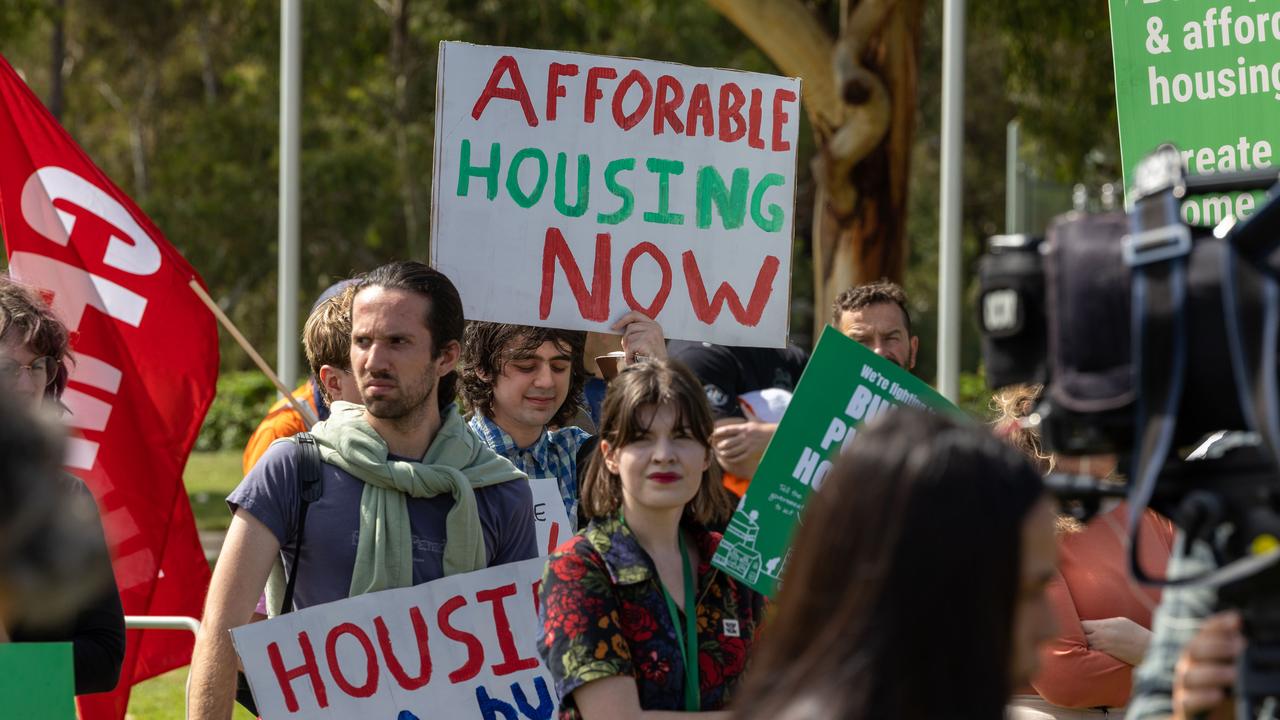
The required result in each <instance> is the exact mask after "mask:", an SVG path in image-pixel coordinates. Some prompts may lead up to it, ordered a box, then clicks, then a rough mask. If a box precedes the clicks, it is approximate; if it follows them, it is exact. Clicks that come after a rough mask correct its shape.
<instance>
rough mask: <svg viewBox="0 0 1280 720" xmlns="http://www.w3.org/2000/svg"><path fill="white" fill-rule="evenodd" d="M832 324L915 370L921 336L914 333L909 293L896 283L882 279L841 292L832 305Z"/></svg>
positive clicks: (870, 348) (852, 337) (899, 363)
mask: <svg viewBox="0 0 1280 720" xmlns="http://www.w3.org/2000/svg"><path fill="white" fill-rule="evenodd" d="M831 324H832V325H834V326H835V327H836V329H837V330H839V331H840V332H842V333H844V334H845V336H846V337H848V338H850V339H852V340H857V341H858V342H860V343H862V344H863V345H865V346H866V347H867V349H868V350H870V351H871V352H874V353H875V354H877V355H879V356H880V357H882V358H884V359H886V360H888V361H890V362H892V363H893V364H894V365H897V366H898V367H900V368H902V369H904V370H913V369H915V366H916V353H917V352H918V351H919V350H920V338H919V337H917V336H915V335H912V334H911V315H910V314H909V313H908V312H907V294H906V293H905V292H903V290H902V288H901V287H899V286H898V284H897V283H894V282H890V281H888V280H880V281H879V282H873V283H867V284H865V285H858V286H856V287H851V288H849V289H848V290H845V291H844V292H842V293H840V295H839V296H838V297H836V301H835V302H834V303H832V306H831Z"/></svg>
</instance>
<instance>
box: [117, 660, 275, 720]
mask: <svg viewBox="0 0 1280 720" xmlns="http://www.w3.org/2000/svg"><path fill="white" fill-rule="evenodd" d="M186 688H187V668H179V669H177V670H174V671H173V672H167V673H165V674H164V675H161V676H160V677H156V678H152V679H150V680H148V681H146V682H144V683H142V684H141V685H136V686H134V688H133V694H132V695H130V696H129V709H128V711H126V712H125V716H124V717H125V720H171V718H181V717H182V716H183V709H184V708H185V707H186V705H185V704H184V703H185V699H184V698H185V696H186ZM231 717H232V718H233V720H254V717H253V715H250V714H249V711H248V710H245V709H244V708H242V707H240V706H239V705H236V712H235V714H234V715H232V716H231Z"/></svg>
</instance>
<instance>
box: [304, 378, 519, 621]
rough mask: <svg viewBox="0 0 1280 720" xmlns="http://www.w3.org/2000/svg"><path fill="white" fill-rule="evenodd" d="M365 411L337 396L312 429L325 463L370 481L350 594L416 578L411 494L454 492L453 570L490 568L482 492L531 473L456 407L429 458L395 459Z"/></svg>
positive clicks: (449, 542) (448, 567) (447, 413)
mask: <svg viewBox="0 0 1280 720" xmlns="http://www.w3.org/2000/svg"><path fill="white" fill-rule="evenodd" d="M364 413H365V410H364V407H363V406H361V405H353V404H352V403H347V402H335V403H334V404H333V406H332V408H331V409H330V414H329V419H328V420H325V421H324V422H321V423H317V424H316V426H315V427H314V428H312V429H311V434H312V435H314V436H315V437H316V441H317V444H318V445H319V446H320V456H321V457H322V458H323V459H324V461H325V462H326V463H328V464H330V465H333V466H334V467H336V468H338V469H340V470H343V471H344V472H346V473H348V474H350V475H353V476H355V477H357V478H359V479H360V480H363V481H364V484H365V486H364V492H363V494H362V495H361V496H360V539H359V541H358V543H357V545H356V564H355V569H354V571H353V572H352V574H351V592H350V596H351V597H355V596H356V595H362V594H364V593H370V592H377V591H378V590H385V589H388V588H399V587H408V586H410V585H412V584H413V538H412V536H411V534H410V528H409V507H408V504H407V498H410V497H415V498H429V497H435V496H437V495H444V494H448V495H451V496H452V497H453V508H452V509H451V510H450V511H449V515H448V519H447V520H446V525H445V530H446V536H445V550H444V574H445V575H456V574H459V573H465V572H471V571H473V570H480V569H482V568H484V567H485V565H486V563H487V560H488V558H487V556H486V553H485V543H484V533H483V531H482V529H481V526H480V515H479V513H478V512H477V510H476V497H475V490H476V489H477V488H482V487H488V486H490V485H498V484H500V483H504V482H509V481H512V480H525V479H527V478H526V476H525V474H524V473H522V472H520V471H519V470H517V469H516V468H515V466H514V465H512V464H511V463H510V462H509V461H508V460H507V459H506V458H504V457H502V456H500V455H498V454H497V453H495V452H494V451H493V450H492V449H490V448H489V446H488V445H486V444H485V443H484V441H482V440H481V439H480V438H478V437H476V435H475V433H473V432H471V429H470V428H468V427H467V424H466V422H464V421H463V419H462V416H461V415H459V414H458V409H457V406H456V405H450V406H449V407H448V408H446V409H445V410H444V412H443V417H442V418H441V426H440V429H439V430H438V431H437V432H436V436H435V438H434V439H433V440H432V441H431V446H430V447H429V448H427V454H426V455H425V456H424V457H423V458H422V461H421V462H412V461H409V460H395V459H390V458H389V457H388V451H387V443H386V441H384V440H383V439H382V436H380V435H378V433H377V432H376V431H375V430H374V429H373V428H372V427H371V426H370V425H369V422H368V420H366V419H365V416H364Z"/></svg>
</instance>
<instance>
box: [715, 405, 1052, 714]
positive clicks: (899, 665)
mask: <svg viewBox="0 0 1280 720" xmlns="http://www.w3.org/2000/svg"><path fill="white" fill-rule="evenodd" d="M1053 569H1054V542H1053V509H1052V506H1051V505H1050V503H1049V502H1048V501H1047V500H1046V499H1045V497H1044V496H1043V492H1042V485H1041V481H1040V476H1039V475H1038V474H1037V473H1036V471H1035V470H1034V469H1033V468H1032V467H1031V466H1030V464H1028V462H1027V461H1026V459H1024V458H1023V457H1022V456H1021V455H1019V454H1018V453H1017V452H1016V451H1015V450H1013V449H1012V448H1010V447H1007V446H1006V445H1004V444H1003V443H1001V442H1000V441H998V440H996V439H995V438H994V437H992V436H991V435H990V434H989V433H987V432H985V431H983V430H982V429H980V428H977V427H973V426H968V425H961V424H958V423H957V422H956V421H955V420H951V419H948V418H945V417H942V416H939V415H930V414H926V413H923V412H919V411H914V410H909V409H898V410H895V411H893V412H890V413H886V414H885V415H884V416H883V417H881V418H880V419H878V420H877V421H876V422H874V423H872V424H871V425H870V426H868V427H867V428H866V429H865V430H861V431H859V433H858V437H857V439H856V440H855V441H854V442H853V444H852V446H851V448H850V450H849V451H848V452H847V453H846V454H845V455H844V456H843V457H842V458H841V459H840V460H839V461H838V462H837V463H836V465H835V467H834V468H833V469H832V470H831V472H830V473H829V474H828V475H827V476H826V479H825V481H824V482H823V485H822V487H821V489H820V490H819V491H818V492H817V493H816V494H815V495H814V496H813V497H812V498H811V499H810V500H809V503H808V507H807V509H806V510H805V514H804V522H803V523H802V524H801V525H800V527H799V530H798V531H797V533H796V538H795V541H794V543H793V545H792V554H791V558H790V560H789V562H788V565H787V571H786V577H785V578H784V582H783V585H782V590H781V593H780V595H779V598H778V604H777V606H776V607H775V608H774V610H775V612H773V613H772V614H771V616H770V620H769V628H768V630H767V631H766V632H765V634H764V636H763V640H762V642H761V645H760V647H759V649H758V650H759V651H758V653H757V655H756V656H755V658H753V659H752V667H751V675H750V678H749V680H748V683H747V686H746V687H745V688H744V690H743V692H742V693H741V694H740V696H739V697H738V698H737V700H736V701H735V706H734V707H735V710H736V713H735V717H736V718H769V719H770V720H773V719H774V718H784V719H798V718H806V719H808V718H841V719H842V720H843V719H848V720H858V719H861V718H865V719H867V720H883V719H885V718H893V719H894V720H926V719H928V720H936V719H937V718H980V719H983V720H987V719H989V720H1000V718H1002V717H1003V714H1004V706H1005V702H1006V701H1007V700H1008V698H1009V693H1010V689H1011V688H1013V687H1015V686H1017V685H1020V684H1022V683H1024V682H1025V681H1026V679H1027V678H1028V677H1030V676H1031V673H1032V671H1033V670H1034V666H1035V659H1036V652H1035V651H1036V647H1037V645H1038V644H1039V643H1040V642H1041V641H1043V640H1046V639H1048V638H1049V637H1050V636H1052V634H1053V623H1052V618H1051V617H1050V614H1049V610H1048V607H1047V604H1046V602H1045V586H1046V585H1047V584H1048V582H1049V580H1050V579H1051V578H1052V577H1053Z"/></svg>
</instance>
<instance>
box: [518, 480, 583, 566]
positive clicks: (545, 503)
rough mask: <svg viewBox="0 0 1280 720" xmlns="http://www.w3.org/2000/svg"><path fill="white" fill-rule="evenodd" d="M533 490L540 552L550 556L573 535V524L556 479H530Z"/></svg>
mask: <svg viewBox="0 0 1280 720" xmlns="http://www.w3.org/2000/svg"><path fill="white" fill-rule="evenodd" d="M529 488H530V489H532V490H533V521H534V529H535V530H536V531H537V533H538V552H540V553H543V554H544V555H550V554H551V553H552V551H554V550H555V549H556V547H557V546H558V545H560V543H563V542H564V541H566V540H568V539H569V537H570V536H571V535H573V523H572V522H570V521H569V513H568V512H567V511H566V510H565V509H564V499H563V498H562V497H561V495H560V483H558V482H556V479H555V478H529Z"/></svg>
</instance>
